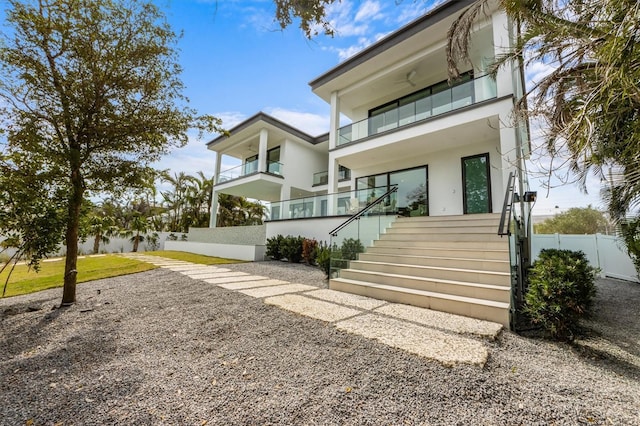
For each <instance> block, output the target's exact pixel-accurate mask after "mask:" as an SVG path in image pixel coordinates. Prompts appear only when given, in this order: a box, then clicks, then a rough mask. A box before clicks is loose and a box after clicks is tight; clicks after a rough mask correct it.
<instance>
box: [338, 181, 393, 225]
mask: <svg viewBox="0 0 640 426" xmlns="http://www.w3.org/2000/svg"><path fill="white" fill-rule="evenodd" d="M397 191H398V186H397V185H392V187H391V188H390V189H389V190H388V191H387V192H385V193H384V194H382V195H381V196H379V197H378V198H376V199H375V200H373V201H372V202H371V203H369V204H367V206H366V207H365V208H363V209H362V210H360V211H359V212H357V213H356V214H354V215H353V216H351V217H350V218H349V219H347V220H345V221H344V222H343V223H341V224H340V225H338V226H337V227H335V228H334V229H332V230H331V231H329V235H331V236H332V237H337V236H338V232H340V231H341V230H342V229H343V228H345V227H346V226H347V225H349V224H350V223H351V222H353V221H354V220H360V218H361V217H362V215H364V214H365V213H366V212H368V211H369V210H371V209H372V208H373V207H374V206H376V205H378V204H380V203H381V202H382V201H384V199H385V198H387V197H388V196H389V195H391V194H393V193H394V192H397Z"/></svg>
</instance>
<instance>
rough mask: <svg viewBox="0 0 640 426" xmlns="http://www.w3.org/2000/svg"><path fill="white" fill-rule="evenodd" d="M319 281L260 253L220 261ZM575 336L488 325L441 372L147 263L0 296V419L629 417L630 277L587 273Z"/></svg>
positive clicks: (637, 400) (487, 420)
mask: <svg viewBox="0 0 640 426" xmlns="http://www.w3.org/2000/svg"><path fill="white" fill-rule="evenodd" d="M225 267H228V268H229V269H234V270H242V271H245V272H249V273H252V274H260V275H265V276H269V277H273V278H276V279H284V280H288V281H291V282H299V283H304V284H312V285H316V286H318V287H326V282H325V281H324V280H323V279H322V273H321V272H319V271H317V270H315V269H312V268H310V267H306V266H301V265H299V266H292V265H287V264H283V263H276V262H262V263H257V264H238V265H229V266H226V265H225ZM598 288H599V295H598V302H597V306H598V311H597V315H596V318H595V319H594V321H592V322H590V323H589V324H588V325H589V327H590V328H591V329H592V332H591V335H590V337H589V338H588V339H586V340H582V341H579V342H576V344H574V345H566V344H556V343H550V342H545V341H541V340H536V339H528V338H524V337H520V336H517V335H514V334H512V333H510V332H503V333H502V334H501V335H500V337H499V338H498V339H497V340H496V341H493V342H488V343H487V344H488V345H489V346H490V358H489V360H488V362H487V363H486V364H485V365H484V367H477V366H472V365H457V366H454V367H445V366H443V365H441V364H439V363H437V362H433V361H428V360H426V359H424V358H421V357H419V356H416V355H411V354H409V353H407V352H404V351H402V350H399V349H394V348H391V347H388V346H385V345H383V344H381V343H378V342H376V341H374V340H370V339H367V338H364V337H360V336H356V335H351V334H347V333H344V332H341V331H339V330H337V329H336V328H335V327H333V326H332V325H330V324H327V323H324V322H322V321H318V320H314V319H310V318H307V317H302V316H299V315H297V314H294V313H291V312H288V311H283V310H281V309H279V308H277V307H274V306H270V305H266V304H264V303H263V302H262V301H261V300H260V299H255V298H251V297H248V296H245V295H243V294H241V293H238V292H234V291H229V290H225V289H223V288H220V287H217V286H214V285H211V284H206V283H204V282H202V281H198V280H194V279H191V278H188V277H186V276H184V275H182V274H179V273H177V272H172V271H168V270H162V269H157V270H153V271H149V272H144V273H140V274H136V275H130V276H124V277H118V278H111V279H106V280H100V281H94V282H91V283H85V284H81V285H79V286H78V301H79V303H77V304H76V305H75V306H73V307H71V308H68V309H52V308H54V307H55V306H57V304H58V303H59V300H60V297H61V290H60V289H54V290H48V291H44V292H40V293H36V294H33V295H29V296H20V297H14V298H9V299H2V300H0V354H2V359H1V360H0V424H2V425H24V424H33V425H54V424H58V425H86V424H100V425H102V424H123V425H129V424H153V425H155V424H171V425H174V424H175V425H178V424H179V425H205V424H225V425H229V424H261V425H262V424H322V425H324V424H349V425H351V424H371V425H379V424H393V425H414V424H434V425H441V424H461V425H467V424H490V425H494V424H509V425H510V424H581V423H585V424H636V425H640V318H639V315H638V311H639V310H640V285H638V284H631V283H626V282H622V281H614V280H601V281H599V283H598Z"/></svg>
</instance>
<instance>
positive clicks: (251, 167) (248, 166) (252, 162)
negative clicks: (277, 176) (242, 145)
mask: <svg viewBox="0 0 640 426" xmlns="http://www.w3.org/2000/svg"><path fill="white" fill-rule="evenodd" d="M257 171H258V156H257V155H253V156H251V157H247V159H246V160H244V172H243V173H242V174H243V175H248V174H251V173H255V172H257Z"/></svg>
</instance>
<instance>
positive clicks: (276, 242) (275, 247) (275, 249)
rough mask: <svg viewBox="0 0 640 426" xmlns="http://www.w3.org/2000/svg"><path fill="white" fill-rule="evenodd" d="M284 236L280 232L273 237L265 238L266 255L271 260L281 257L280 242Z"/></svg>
mask: <svg viewBox="0 0 640 426" xmlns="http://www.w3.org/2000/svg"><path fill="white" fill-rule="evenodd" d="M283 241H284V237H283V236H282V235H280V234H278V235H276V236H275V237H271V238H267V256H269V257H270V258H272V259H273V260H280V259H282V257H283V256H282V242H283Z"/></svg>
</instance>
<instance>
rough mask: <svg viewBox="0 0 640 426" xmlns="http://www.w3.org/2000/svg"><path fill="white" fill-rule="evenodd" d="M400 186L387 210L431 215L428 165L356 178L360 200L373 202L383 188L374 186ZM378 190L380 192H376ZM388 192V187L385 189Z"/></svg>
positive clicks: (408, 214)
mask: <svg viewBox="0 0 640 426" xmlns="http://www.w3.org/2000/svg"><path fill="white" fill-rule="evenodd" d="M392 185H397V186H398V192H397V193H396V196H395V200H393V199H392V200H391V201H389V202H388V203H387V204H386V205H385V210H386V211H388V212H392V213H398V214H402V215H405V216H428V215H429V189H428V188H429V185H428V169H427V166H421V167H416V168H413V169H405V170H397V171H393V172H388V173H381V174H378V175H373V176H363V177H360V178H358V179H356V189H357V193H358V198H360V201H364V202H371V201H373V200H374V199H375V198H377V197H378V196H380V195H381V194H380V192H382V191H383V190H381V189H377V190H376V191H374V188H380V187H383V188H387V189H388V188H390V187H391V186H392ZM376 192H378V193H377V194H376ZM384 192H386V189H385V190H384Z"/></svg>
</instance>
